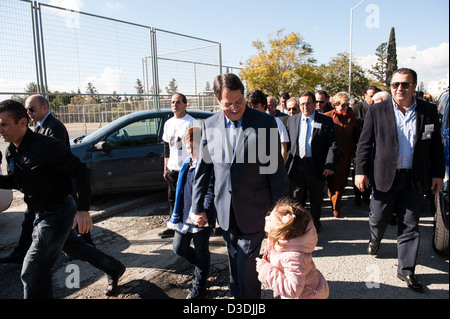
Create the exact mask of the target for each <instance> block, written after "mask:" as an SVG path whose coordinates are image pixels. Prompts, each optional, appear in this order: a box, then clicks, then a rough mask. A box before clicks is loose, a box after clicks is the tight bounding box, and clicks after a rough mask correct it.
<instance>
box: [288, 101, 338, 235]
mask: <svg viewBox="0 0 450 319" xmlns="http://www.w3.org/2000/svg"><path fill="white" fill-rule="evenodd" d="M299 105H300V113H298V114H295V115H293V116H291V117H289V119H288V122H287V129H288V133H289V141H290V143H291V146H290V155H289V159H288V162H287V164H286V166H287V168H288V174H289V180H290V184H291V192H292V197H293V198H294V199H295V200H297V201H298V202H299V203H302V198H304V192H305V189H308V192H309V200H310V205H311V215H312V216H313V219H314V225H315V226H316V228H317V230H319V229H320V226H321V223H320V216H321V210H322V196H323V187H324V185H325V180H326V177H327V176H329V175H332V174H334V171H335V170H336V158H337V141H336V133H335V131H334V123H333V120H332V119H331V118H330V117H329V116H326V115H323V114H321V113H320V112H319V111H317V110H316V98H315V96H314V94H313V93H312V92H304V93H302V94H301V95H300V98H299Z"/></svg>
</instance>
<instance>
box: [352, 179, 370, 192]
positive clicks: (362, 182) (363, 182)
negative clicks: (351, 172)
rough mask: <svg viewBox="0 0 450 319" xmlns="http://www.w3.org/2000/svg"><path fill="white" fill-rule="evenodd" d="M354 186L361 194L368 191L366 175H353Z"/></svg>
mask: <svg viewBox="0 0 450 319" xmlns="http://www.w3.org/2000/svg"><path fill="white" fill-rule="evenodd" d="M355 186H356V187H358V189H359V190H360V191H361V192H364V191H365V190H366V189H368V188H369V179H368V178H367V175H355Z"/></svg>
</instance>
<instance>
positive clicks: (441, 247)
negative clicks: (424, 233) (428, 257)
mask: <svg viewBox="0 0 450 319" xmlns="http://www.w3.org/2000/svg"><path fill="white" fill-rule="evenodd" d="M435 203H436V212H435V214H434V235H433V247H434V250H435V251H436V252H437V253H438V254H440V255H444V256H448V255H449V250H448V242H449V238H448V222H447V223H446V220H445V218H447V220H448V202H447V205H446V203H444V198H443V196H442V194H440V193H438V194H436V195H435Z"/></svg>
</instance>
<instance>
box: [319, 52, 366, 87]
mask: <svg viewBox="0 0 450 319" xmlns="http://www.w3.org/2000/svg"><path fill="white" fill-rule="evenodd" d="M349 63H350V59H349V57H348V53H339V54H338V55H337V57H334V58H332V59H331V61H330V62H329V63H328V64H326V65H321V66H320V72H321V73H322V76H323V84H322V89H324V90H325V91H327V92H328V94H330V95H334V94H336V93H338V92H347V91H348V69H349ZM368 85H369V80H368V79H367V78H366V76H365V75H364V70H363V68H362V67H361V66H360V65H358V63H357V62H355V61H352V95H354V96H362V95H364V91H365V88H366V87H367V86H368Z"/></svg>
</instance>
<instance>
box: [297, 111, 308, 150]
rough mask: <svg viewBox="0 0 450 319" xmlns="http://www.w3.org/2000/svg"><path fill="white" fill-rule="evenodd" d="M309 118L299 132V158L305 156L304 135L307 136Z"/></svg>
mask: <svg viewBox="0 0 450 319" xmlns="http://www.w3.org/2000/svg"><path fill="white" fill-rule="evenodd" d="M308 127H309V118H306V126H303V127H301V130H300V154H299V155H300V158H303V157H305V155H306V135H307V134H308Z"/></svg>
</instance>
